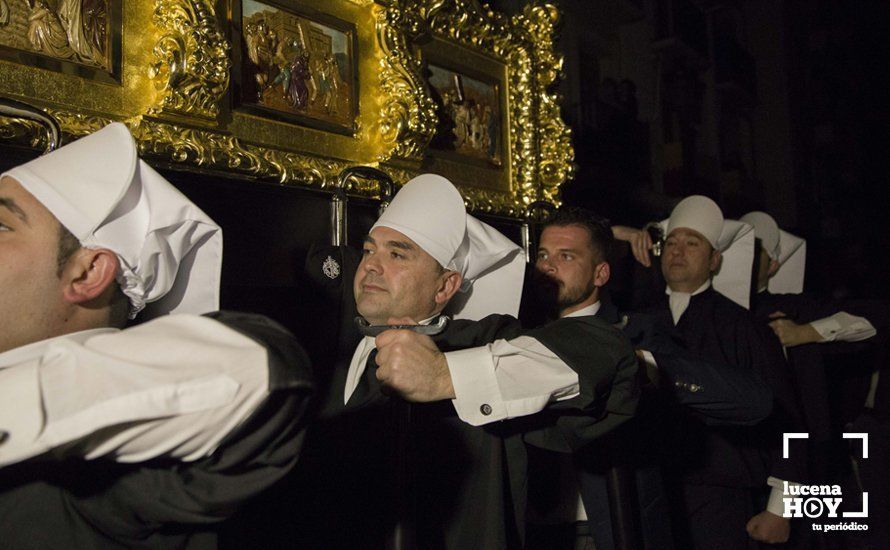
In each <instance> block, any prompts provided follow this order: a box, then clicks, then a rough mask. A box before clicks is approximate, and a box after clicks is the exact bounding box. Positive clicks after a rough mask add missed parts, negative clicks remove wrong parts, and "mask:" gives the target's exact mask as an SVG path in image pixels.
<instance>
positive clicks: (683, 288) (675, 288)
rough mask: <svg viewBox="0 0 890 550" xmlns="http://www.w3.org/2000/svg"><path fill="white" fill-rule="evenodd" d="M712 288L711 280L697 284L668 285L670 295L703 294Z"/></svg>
mask: <svg viewBox="0 0 890 550" xmlns="http://www.w3.org/2000/svg"><path fill="white" fill-rule="evenodd" d="M710 286H711V279H705V280H704V281H698V282H695V283H668V290H669V291H670V292H668V294H670V293H671V292H683V293H686V294H701V293H702V292H704V291H705V290H707V289H708V287H710Z"/></svg>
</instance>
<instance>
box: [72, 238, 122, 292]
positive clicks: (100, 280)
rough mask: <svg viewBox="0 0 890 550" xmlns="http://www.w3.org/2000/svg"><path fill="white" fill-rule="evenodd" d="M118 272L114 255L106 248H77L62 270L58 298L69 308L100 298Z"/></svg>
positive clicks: (115, 255)
mask: <svg viewBox="0 0 890 550" xmlns="http://www.w3.org/2000/svg"><path fill="white" fill-rule="evenodd" d="M119 268H120V263H119V261H118V258H117V254H115V253H114V252H112V251H111V250H108V249H107V248H81V249H80V250H78V251H77V252H76V253H75V254H74V255H73V256H72V257H71V259H69V260H68V263H67V264H65V267H64V268H63V269H62V283H63V284H64V288H63V290H62V295H63V297H64V298H65V300H66V301H68V302H70V303H72V304H83V303H86V302H89V301H92V300H95V299H96V298H99V297H100V296H102V294H103V293H104V292H105V291H106V290H107V289H108V288H109V287H111V286H112V285H115V284H117V281H116V279H115V277H116V276H117V271H118V269H119Z"/></svg>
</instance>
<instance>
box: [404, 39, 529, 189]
mask: <svg viewBox="0 0 890 550" xmlns="http://www.w3.org/2000/svg"><path fill="white" fill-rule="evenodd" d="M421 51H422V52H423V59H424V67H425V68H426V67H428V66H429V65H434V66H437V67H441V68H443V69H446V70H449V71H452V72H455V73H458V74H461V75H464V76H467V77H470V78H473V79H475V80H478V81H480V82H482V83H484V84H490V85H493V86H495V87H496V90H497V94H498V109H499V115H500V124H499V132H500V134H499V137H500V139H501V143H500V145H499V149H500V151H499V152H500V153H501V155H502V159H501V162H502V164H501V166H492V165H488V166H486V165H485V164H486V163H485V161H482V160H477V159H472V158H466V157H465V155H462V154H460V153H457V152H452V151H447V150H440V149H436V148H434V147H429V148H428V149H427V154H426V156H425V158H424V161H423V163H422V165H421V166H422V169H423V170H424V171H429V172H435V173H438V174H442V175H444V176H446V177H450V179H451V180H452V181H454V183H455V184H457V185H460V186H467V187H478V188H481V189H487V190H489V191H501V192H505V193H507V194H511V193H512V189H513V186H512V182H511V173H512V170H511V167H512V155H511V154H510V152H511V144H512V142H513V139H512V137H513V136H511V134H510V127H511V125H510V99H509V91H508V88H509V86H508V84H507V82H508V67H507V66H506V64H505V63H503V62H502V61H501V60H497V59H493V58H490V57H488V56H487V55H485V54H483V53H480V52H477V51H474V50H470V49H467V48H465V47H464V46H462V45H459V44H455V43H453V42H451V41H449V40H444V39H441V38H438V37H436V38H433V39H432V40H430V41H429V42H428V43H426V44H424V45H422V46H421ZM424 74H426V72H425V73H424ZM427 85H428V86H430V87H431V85H430V84H429V82H427Z"/></svg>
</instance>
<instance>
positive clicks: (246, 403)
mask: <svg viewBox="0 0 890 550" xmlns="http://www.w3.org/2000/svg"><path fill="white" fill-rule="evenodd" d="M221 260H222V232H221V230H220V228H219V227H218V226H217V225H216V224H215V223H214V222H213V220H211V219H210V218H208V217H207V216H206V215H205V214H204V213H203V212H201V211H200V210H199V209H198V208H197V207H196V206H195V205H194V204H192V203H191V202H190V201H189V200H188V199H187V198H186V197H184V196H183V195H182V194H180V193H179V192H178V191H177V190H176V189H175V188H173V186H172V185H170V184H169V183H168V182H167V181H166V180H165V179H164V178H163V177H161V176H160V175H159V174H158V173H157V172H155V171H154V170H152V169H151V167H149V166H148V165H147V164H146V163H145V162H143V161H142V160H140V159H139V158H138V156H137V149H136V143H135V141H134V140H133V137H132V136H131V135H130V133H129V131H128V130H127V128H126V127H125V126H124V125H123V124H120V123H114V124H111V125H109V126H107V127H105V128H104V129H102V130H100V131H98V132H95V133H94V134H91V135H89V136H86V137H83V138H81V139H79V140H77V141H75V142H73V143H71V144H68V145H66V146H65V147H62V148H60V149H58V150H56V151H54V152H52V153H49V154H48V155H45V156H43V157H40V158H38V159H36V160H33V161H31V162H28V163H26V164H23V165H21V166H17V167H15V168H13V169H11V170H9V171H8V172H6V173H4V174H2V176H0V286H2V288H3V293H2V295H0V311H2V312H3V318H2V321H0V541H2V546H3V547H4V548H134V547H152V548H173V547H175V548H184V547H189V548H192V547H195V546H200V547H202V548H206V547H215V546H216V541H217V532H216V526H217V525H218V524H219V523H220V522H222V521H223V520H225V519H226V518H227V517H228V516H230V515H231V514H233V513H234V512H235V511H236V510H237V509H238V507H239V506H240V505H241V504H243V503H244V502H245V501H247V500H248V499H251V498H252V497H254V496H256V495H257V494H259V493H260V492H261V491H263V490H264V489H266V488H267V487H269V486H270V485H272V484H273V483H275V482H276V481H277V480H279V479H280V478H281V477H282V476H283V475H284V474H285V473H286V472H287V471H288V470H289V469H290V468H291V467H292V466H293V465H294V463H295V462H296V458H297V455H298V452H299V449H300V444H301V441H302V424H301V418H302V415H303V411H304V409H305V407H306V402H307V398H308V395H309V391H310V389H311V377H310V374H309V371H308V361H307V359H306V356H305V354H304V353H303V351H302V349H301V348H300V346H299V345H298V344H297V343H296V341H295V340H294V339H293V337H292V336H290V335H289V334H288V333H287V332H286V331H285V330H284V329H282V328H281V327H279V326H277V325H275V324H274V323H272V322H270V321H268V320H266V319H264V318H258V317H257V316H251V315H246V314H227V313H223V312H215V313H209V312H214V311H215V310H216V309H217V307H218V301H219V283H220V269H221ZM140 312H141V315H142V316H143V317H148V318H150V319H151V318H152V317H155V318H154V319H151V320H150V321H147V322H145V323H143V324H140V325H137V326H133V327H130V328H127V329H124V330H121V329H123V327H124V326H125V325H126V324H127V322H128V319H133V318H134V317H135V316H136V315H137V314H140ZM168 313H170V315H167V314H168Z"/></svg>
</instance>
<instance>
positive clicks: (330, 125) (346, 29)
mask: <svg viewBox="0 0 890 550" xmlns="http://www.w3.org/2000/svg"><path fill="white" fill-rule="evenodd" d="M256 1H257V2H258V3H262V4H266V5H268V6H271V7H273V8H276V9H279V10H282V11H286V12H289V13H291V14H294V15H296V16H298V17H302V18H304V19H308V20H310V21H313V22H315V23H319V24H321V25H325V26H327V27H330V28H332V29H334V30H337V31H339V32H342V33H343V34H346V35H347V36H348V37H349V41H348V42H349V55H350V63H351V68H352V71H351V73H350V75H349V81H350V84H351V86H352V89H353V90H354V94H353V95H354V97H353V98H352V99H353V102H352V105H350V118H351V119H352V123H351V124H349V125H340V124H337V123H334V122H327V121H322V120H318V119H315V118H312V117H309V116H306V115H300V114H297V113H286V112H283V111H279V110H277V109H272V108H269V107H263V106H262V105H259V104H257V103H253V102H250V103H248V102H245V101H244V100H243V98H239V97H237V96H238V95H239V94H240V89H239V88H240V87H241V86H243V85H244V83H243V82H242V72H243V64H244V63H245V60H244V59H243V58H242V54H241V45H242V42H243V40H244V36H243V34H244V33H243V31H244V23H243V21H242V20H241V18H242V17H243V9H242V4H243V2H244V0H234V1H233V3H232V5H233V8H232V19H231V20H232V28H231V33H232V34H231V39H232V63H233V66H232V105H231V107H232V109H234V110H240V111H242V112H244V113H247V114H251V115H255V116H258V117H263V118H269V119H272V120H276V121H280V122H285V123H292V124H297V125H300V126H305V127H307V128H312V129H314V130H321V131H325V132H334V133H339V134H343V135H346V136H350V137H352V136H355V134H356V133H357V131H358V125H357V124H356V120H357V118H358V114H359V113H358V108H359V105H358V103H359V102H358V99H359V97H360V93H361V79H360V77H359V73H358V67H357V63H356V55H357V53H358V40H357V32H358V31H357V29H356V26H355V24H354V23H351V22H347V21H342V20H340V19H337V18H336V17H332V16H331V15H330V14H328V13H325V12H322V11H318V10H314V9H308V8H306V7H305V6H304V5H302V4H294V5H293V6H290V5H289V4H292V3H293V2H291V3H288V2H286V1H284V2H283V1H281V0H256Z"/></svg>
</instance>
